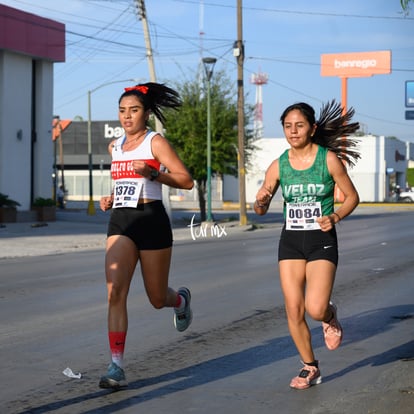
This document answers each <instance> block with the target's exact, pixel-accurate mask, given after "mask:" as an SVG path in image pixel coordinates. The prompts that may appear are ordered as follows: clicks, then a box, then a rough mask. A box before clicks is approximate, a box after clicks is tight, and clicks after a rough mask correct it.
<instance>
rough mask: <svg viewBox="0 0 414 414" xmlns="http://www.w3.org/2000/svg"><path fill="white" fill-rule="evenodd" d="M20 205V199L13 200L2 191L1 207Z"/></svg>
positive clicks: (0, 194)
mask: <svg viewBox="0 0 414 414" xmlns="http://www.w3.org/2000/svg"><path fill="white" fill-rule="evenodd" d="M18 206H20V203H19V202H18V201H15V200H12V199H10V198H9V196H8V195H6V194H2V193H0V207H9V208H16V207H18Z"/></svg>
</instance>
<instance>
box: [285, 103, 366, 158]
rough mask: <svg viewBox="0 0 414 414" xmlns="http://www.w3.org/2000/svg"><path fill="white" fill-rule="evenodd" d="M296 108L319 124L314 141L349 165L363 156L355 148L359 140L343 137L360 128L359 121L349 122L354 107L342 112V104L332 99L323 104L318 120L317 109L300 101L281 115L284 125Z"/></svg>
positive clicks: (311, 121) (313, 123)
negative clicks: (316, 116)
mask: <svg viewBox="0 0 414 414" xmlns="http://www.w3.org/2000/svg"><path fill="white" fill-rule="evenodd" d="M295 109H297V110H298V111H300V112H301V113H302V115H303V116H304V117H305V118H306V119H307V121H308V122H309V124H310V125H315V124H316V125H317V128H316V131H315V134H314V135H313V137H312V138H311V139H312V142H314V143H315V144H318V145H320V146H321V147H326V148H329V149H330V150H331V151H332V152H334V153H335V154H336V155H337V157H338V158H340V159H342V160H344V161H345V162H346V163H347V164H348V165H351V166H353V165H355V163H356V162H357V160H358V159H359V158H360V157H361V156H360V154H359V152H358V151H357V150H356V149H355V147H357V145H358V141H357V140H355V139H352V138H347V139H343V138H344V137H348V136H349V135H352V134H354V133H355V132H356V131H357V130H358V129H359V123H358V122H352V123H350V122H349V121H350V120H351V119H352V117H353V116H354V113H355V111H354V109H353V108H350V109H349V110H348V111H347V112H346V113H345V114H342V106H341V105H340V104H339V103H338V102H336V101H335V100H332V101H330V102H328V103H326V104H324V105H323V106H322V108H321V111H320V114H319V119H318V120H317V121H316V118H315V110H314V109H313V108H312V107H311V106H310V105H309V104H307V103H305V102H299V103H295V104H293V105H290V106H288V107H287V108H286V109H285V110H284V111H283V113H282V115H281V117H280V121H281V122H282V125H283V124H284V121H285V118H286V116H287V114H288V113H289V112H291V111H293V110H295Z"/></svg>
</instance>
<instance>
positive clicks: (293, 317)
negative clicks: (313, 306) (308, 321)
mask: <svg viewBox="0 0 414 414" xmlns="http://www.w3.org/2000/svg"><path fill="white" fill-rule="evenodd" d="M286 314H287V318H288V321H289V323H291V324H295V325H297V324H300V323H301V322H302V321H303V320H304V319H305V309H304V308H302V307H300V306H295V307H286Z"/></svg>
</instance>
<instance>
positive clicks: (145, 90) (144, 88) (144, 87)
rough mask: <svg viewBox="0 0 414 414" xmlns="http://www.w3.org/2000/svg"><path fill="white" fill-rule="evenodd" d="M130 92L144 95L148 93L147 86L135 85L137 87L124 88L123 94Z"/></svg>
mask: <svg viewBox="0 0 414 414" xmlns="http://www.w3.org/2000/svg"><path fill="white" fill-rule="evenodd" d="M130 91H138V92H141V93H142V94H144V95H146V94H147V92H148V86H143V85H137V86H131V87H130V88H125V92H130Z"/></svg>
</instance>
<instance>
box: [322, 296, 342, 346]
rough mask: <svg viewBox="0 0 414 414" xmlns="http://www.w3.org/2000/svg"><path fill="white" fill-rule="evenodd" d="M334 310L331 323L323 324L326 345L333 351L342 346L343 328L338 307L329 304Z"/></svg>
mask: <svg viewBox="0 0 414 414" xmlns="http://www.w3.org/2000/svg"><path fill="white" fill-rule="evenodd" d="M329 305H330V307H331V309H332V318H331V320H330V321H329V322H322V329H323V335H324V337H325V345H326V347H327V348H328V349H329V350H330V351H333V350H335V349H336V348H338V347H339V345H341V342H342V327H341V325H340V323H339V321H338V318H337V316H336V306H335V305H334V304H333V303H332V302H329Z"/></svg>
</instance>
